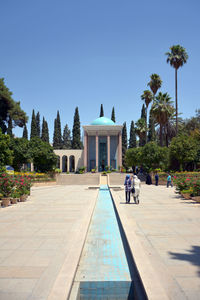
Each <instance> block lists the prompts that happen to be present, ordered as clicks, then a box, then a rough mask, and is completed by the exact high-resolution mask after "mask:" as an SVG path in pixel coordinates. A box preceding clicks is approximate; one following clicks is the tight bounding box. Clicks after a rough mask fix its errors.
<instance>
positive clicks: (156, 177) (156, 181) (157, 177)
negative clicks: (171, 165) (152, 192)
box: [155, 172, 159, 185]
mask: <svg viewBox="0 0 200 300" xmlns="http://www.w3.org/2000/svg"><path fill="white" fill-rule="evenodd" d="M158 180H159V176H158V173H157V172H156V174H155V184H156V185H158Z"/></svg>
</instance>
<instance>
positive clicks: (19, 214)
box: [0, 185, 98, 300]
mask: <svg viewBox="0 0 200 300" xmlns="http://www.w3.org/2000/svg"><path fill="white" fill-rule="evenodd" d="M97 193H98V191H97V190H88V189H87V186H84V185H82V186H80V187H77V186H55V187H33V188H32V192H31V197H30V198H29V200H28V201H27V202H21V203H18V204H17V205H13V206H10V207H7V208H1V209H0V220H1V231H0V299H1V300H18V299H19V300H46V299H47V298H48V299H56V300H58V299H59V300H62V299H65V300H66V298H67V295H68V293H69V290H70V287H71V284H72V280H73V277H74V274H75V270H76V267H77V262H78V260H79V257H80V254H81V251H82V247H83V244H84V239H85V236H86V233H87V228H88V225H89V222H90V218H91V215H92V212H93V209H94V205H95V201H96V198H97Z"/></svg>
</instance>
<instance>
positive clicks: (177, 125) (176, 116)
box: [175, 69, 178, 135]
mask: <svg viewBox="0 0 200 300" xmlns="http://www.w3.org/2000/svg"><path fill="white" fill-rule="evenodd" d="M175 93H176V135H177V133H178V97H177V69H175Z"/></svg>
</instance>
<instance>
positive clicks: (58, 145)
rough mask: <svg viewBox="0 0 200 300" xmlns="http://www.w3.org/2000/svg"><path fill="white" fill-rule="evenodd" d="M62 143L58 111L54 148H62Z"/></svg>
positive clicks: (55, 122) (55, 123)
mask: <svg viewBox="0 0 200 300" xmlns="http://www.w3.org/2000/svg"><path fill="white" fill-rule="evenodd" d="M62 144H63V143H62V134H61V122H60V114H59V111H57V117H56V119H55V120H54V134H53V147H54V149H62Z"/></svg>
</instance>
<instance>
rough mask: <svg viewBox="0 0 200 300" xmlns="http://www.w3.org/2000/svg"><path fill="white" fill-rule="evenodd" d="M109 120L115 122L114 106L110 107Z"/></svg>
mask: <svg viewBox="0 0 200 300" xmlns="http://www.w3.org/2000/svg"><path fill="white" fill-rule="evenodd" d="M111 120H112V121H113V122H114V123H115V108H114V106H113V108H112V114H111Z"/></svg>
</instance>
